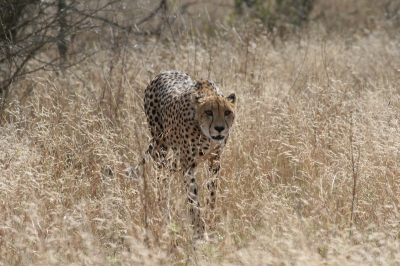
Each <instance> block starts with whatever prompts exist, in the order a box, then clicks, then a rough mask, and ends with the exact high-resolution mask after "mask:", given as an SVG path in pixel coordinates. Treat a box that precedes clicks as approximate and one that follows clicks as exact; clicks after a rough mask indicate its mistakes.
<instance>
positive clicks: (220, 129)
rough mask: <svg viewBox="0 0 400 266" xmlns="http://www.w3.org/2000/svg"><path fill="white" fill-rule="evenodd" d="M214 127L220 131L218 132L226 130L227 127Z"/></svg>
mask: <svg viewBox="0 0 400 266" xmlns="http://www.w3.org/2000/svg"><path fill="white" fill-rule="evenodd" d="M214 129H215V130H216V131H218V133H221V132H222V130H224V129H225V127H221V126H215V127H214Z"/></svg>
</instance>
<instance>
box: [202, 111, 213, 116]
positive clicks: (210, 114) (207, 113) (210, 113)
mask: <svg viewBox="0 0 400 266" xmlns="http://www.w3.org/2000/svg"><path fill="white" fill-rule="evenodd" d="M204 113H205V114H206V115H208V116H212V115H213V112H212V111H211V110H207V111H205V112H204Z"/></svg>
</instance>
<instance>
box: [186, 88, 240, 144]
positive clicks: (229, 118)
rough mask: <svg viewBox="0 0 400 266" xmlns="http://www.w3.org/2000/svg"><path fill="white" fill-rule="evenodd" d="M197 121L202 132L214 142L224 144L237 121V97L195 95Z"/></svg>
mask: <svg viewBox="0 0 400 266" xmlns="http://www.w3.org/2000/svg"><path fill="white" fill-rule="evenodd" d="M192 101H193V102H194V103H195V105H196V120H197V121H198V122H199V126H200V128H201V131H202V132H203V133H204V134H205V135H206V136H207V137H209V138H210V139H211V140H212V141H213V142H222V141H224V140H225V138H226V137H227V136H228V135H229V132H230V129H231V127H232V124H233V121H234V119H235V102H236V95H235V94H234V93H231V94H230V95H229V96H227V97H225V96H222V95H212V96H210V95H208V96H199V95H195V96H193V98H192Z"/></svg>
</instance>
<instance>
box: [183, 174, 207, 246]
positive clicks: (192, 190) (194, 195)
mask: <svg viewBox="0 0 400 266" xmlns="http://www.w3.org/2000/svg"><path fill="white" fill-rule="evenodd" d="M184 182H185V186H186V190H187V196H188V201H189V204H190V205H189V213H190V219H191V222H192V226H193V239H195V240H197V239H200V238H202V237H203V236H204V222H203V220H202V219H201V216H200V201H199V194H198V193H199V190H198V185H197V181H196V177H195V167H193V166H192V167H190V168H189V169H188V170H186V171H185V172H184Z"/></svg>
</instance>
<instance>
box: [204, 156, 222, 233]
mask: <svg viewBox="0 0 400 266" xmlns="http://www.w3.org/2000/svg"><path fill="white" fill-rule="evenodd" d="M219 169H220V155H219V152H218V151H217V152H216V153H213V154H211V157H210V158H209V170H210V172H211V174H212V177H211V179H210V180H209V181H208V182H207V189H208V193H209V194H208V197H207V200H206V202H207V219H206V221H207V226H208V227H209V228H213V227H214V223H215V213H214V210H215V202H216V199H217V189H218V173H219Z"/></svg>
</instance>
